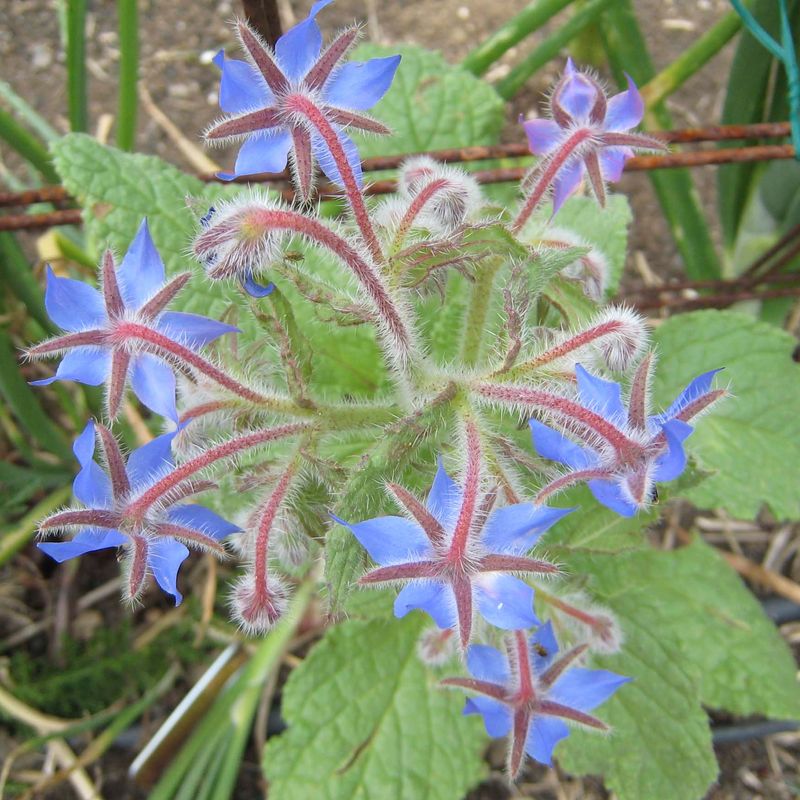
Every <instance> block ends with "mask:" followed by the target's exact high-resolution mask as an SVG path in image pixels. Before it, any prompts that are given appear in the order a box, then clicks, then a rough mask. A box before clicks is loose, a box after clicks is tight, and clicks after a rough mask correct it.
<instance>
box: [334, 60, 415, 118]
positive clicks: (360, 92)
mask: <svg viewBox="0 0 800 800" xmlns="http://www.w3.org/2000/svg"><path fill="white" fill-rule="evenodd" d="M399 64H400V56H388V57H387V58H372V59H370V60H369V61H350V62H348V63H347V64H344V65H343V66H342V67H341V68H339V69H338V70H337V71H336V72H335V73H334V74H333V76H332V77H331V79H330V80H329V81H328V84H327V86H326V87H325V89H324V91H323V94H322V96H323V99H324V100H325V102H326V103H329V104H330V105H332V106H338V107H339V108H348V109H354V110H356V111H363V110H365V109H367V108H372V106H374V105H375V103H377V102H378V100H380V99H381V98H382V97H383V96H384V95H385V94H386V92H387V91H388V90H389V87H390V86H391V85H392V80H393V79H394V74H395V72H397V67H398V65H399Z"/></svg>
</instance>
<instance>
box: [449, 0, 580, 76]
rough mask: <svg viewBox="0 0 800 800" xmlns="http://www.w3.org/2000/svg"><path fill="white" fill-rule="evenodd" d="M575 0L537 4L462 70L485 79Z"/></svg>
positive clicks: (539, 1) (493, 38) (500, 31)
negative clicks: (509, 53)
mask: <svg viewBox="0 0 800 800" xmlns="http://www.w3.org/2000/svg"><path fill="white" fill-rule="evenodd" d="M572 2H573V0H536V2H533V3H529V4H528V5H527V6H526V7H525V8H524V9H523V10H522V11H521V12H520V13H519V14H517V15H516V16H515V17H513V18H512V19H510V20H509V21H508V22H507V23H506V24H505V25H503V27H502V28H499V29H498V30H497V31H495V32H494V33H493V34H492V35H491V36H490V37H489V38H488V39H487V40H486V41H485V42H483V43H482V44H480V45H479V46H478V47H476V48H475V49H474V50H473V51H472V52H470V53H469V54H468V55H467V57H466V58H465V59H464V60H463V61H462V62H461V66H462V67H463V68H464V69H465V70H467V71H468V72H471V73H472V74H473V75H483V73H484V72H486V70H487V69H489V67H491V66H492V64H494V62H495V61H497V60H498V59H499V58H500V57H501V56H502V55H503V54H504V53H505V52H506V51H507V50H509V49H510V48H511V47H513V46H514V45H515V44H516V43H517V42H520V41H522V39H524V38H525V37H526V36H528V34H530V33H533V32H534V31H536V30H538V29H539V28H541V27H542V25H544V24H545V22H547V20H549V19H550V17H553V16H555V15H556V14H557V13H558V12H559V11H561V10H562V9H563V8H566V7H567V6H568V5H569V4H570V3H572Z"/></svg>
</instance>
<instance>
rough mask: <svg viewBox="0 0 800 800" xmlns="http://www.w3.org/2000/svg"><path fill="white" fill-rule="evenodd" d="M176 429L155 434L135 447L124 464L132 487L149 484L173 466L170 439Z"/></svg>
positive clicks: (141, 486) (136, 487)
mask: <svg viewBox="0 0 800 800" xmlns="http://www.w3.org/2000/svg"><path fill="white" fill-rule="evenodd" d="M176 433H177V431H172V432H171V433H164V434H162V435H161V436H156V438H155V439H153V440H151V441H149V442H148V443H147V444H144V445H142V446H141V447H137V448H136V450H134V451H133V452H132V453H131V454H130V456H128V463H127V464H126V466H125V471H126V472H127V473H128V480H129V481H130V483H131V488H132V489H135V490H136V489H142V488H144V487H145V486H151V485H152V484H153V483H155V482H156V481H157V480H158V479H159V478H161V477H162V476H163V475H164V474H166V473H167V472H169V471H170V470H171V469H173V468H174V467H175V462H174V461H173V459H172V440H173V439H174V438H175V434H176Z"/></svg>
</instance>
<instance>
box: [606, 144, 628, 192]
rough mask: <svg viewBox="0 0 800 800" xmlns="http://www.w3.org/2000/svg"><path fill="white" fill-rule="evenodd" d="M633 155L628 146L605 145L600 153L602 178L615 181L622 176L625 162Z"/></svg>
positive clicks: (610, 181) (611, 181)
mask: <svg viewBox="0 0 800 800" xmlns="http://www.w3.org/2000/svg"><path fill="white" fill-rule="evenodd" d="M632 155H633V150H631V149H630V148H629V147H607V148H605V149H604V150H603V151H602V152H601V153H600V171H601V172H602V173H603V179H604V180H606V181H608V182H609V183H616V182H617V181H618V180H619V179H620V178H621V177H622V170H623V169H625V162H626V161H627V160H628V159H629V158H630V157H631V156H632Z"/></svg>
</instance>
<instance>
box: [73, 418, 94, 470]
mask: <svg viewBox="0 0 800 800" xmlns="http://www.w3.org/2000/svg"><path fill="white" fill-rule="evenodd" d="M96 443H97V440H96V439H95V428H94V420H93V419H90V420H89V421H88V422H87V423H86V427H85V428H84V429H83V431H82V432H81V434H80V435H79V436H78V437H77V438H76V439H75V441H74V442H73V443H72V452H73V453H75V458H77V459H78V463H79V464H80V465H81V466H82V467H85V466H86V465H87V464H88V463H89V462H90V461H91V460H92V459H93V458H94V449H95V446H96Z"/></svg>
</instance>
